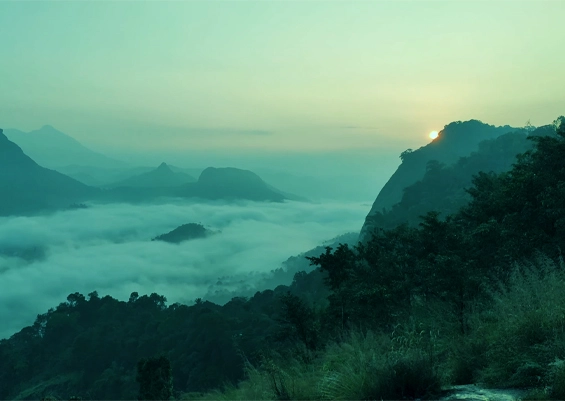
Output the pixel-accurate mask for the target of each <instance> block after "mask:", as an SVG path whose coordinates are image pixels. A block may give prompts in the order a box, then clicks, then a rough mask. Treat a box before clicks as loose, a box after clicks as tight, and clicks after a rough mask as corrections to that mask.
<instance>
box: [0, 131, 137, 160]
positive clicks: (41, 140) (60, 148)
mask: <svg viewBox="0 0 565 401" xmlns="http://www.w3.org/2000/svg"><path fill="white" fill-rule="evenodd" d="M4 134H5V135H6V137H7V138H8V139H9V140H10V141H12V142H14V143H15V144H16V145H18V146H19V147H20V148H22V150H23V151H24V152H25V154H26V155H28V156H29V157H31V158H32V159H33V160H35V161H36V162H37V163H39V164H40V165H42V166H45V167H48V168H52V169H57V168H59V167H63V166H69V165H73V164H75V165H83V166H95V167H102V168H116V167H124V166H125V165H126V164H125V163H123V162H120V161H117V160H114V159H112V158H110V157H107V156H104V155H103V154H100V153H97V152H94V151H92V150H90V149H88V148H87V147H85V146H83V145H82V144H81V143H80V142H78V141H77V140H76V139H74V138H72V137H70V136H68V135H66V134H64V133H62V132H61V131H59V130H57V129H55V128H53V127H52V126H50V125H44V126H43V127H41V128H40V129H38V130H34V131H31V132H23V131H20V130H17V129H6V130H5V131H4Z"/></svg>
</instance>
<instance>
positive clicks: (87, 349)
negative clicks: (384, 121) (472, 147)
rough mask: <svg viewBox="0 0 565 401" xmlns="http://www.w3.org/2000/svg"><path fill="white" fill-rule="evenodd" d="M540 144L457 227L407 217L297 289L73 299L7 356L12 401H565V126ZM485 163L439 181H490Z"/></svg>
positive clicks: (301, 276) (473, 187) (0, 350)
mask: <svg viewBox="0 0 565 401" xmlns="http://www.w3.org/2000/svg"><path fill="white" fill-rule="evenodd" d="M516 138H517V137H514V136H512V135H510V136H505V137H501V138H499V139H497V140H494V141H492V142H489V143H487V144H485V145H483V149H485V148H486V149H490V150H489V152H491V153H493V154H496V153H497V152H498V153H500V152H501V151H502V149H505V147H504V146H506V145H504V146H503V145H502V144H503V143H510V144H517V147H518V148H520V147H522V146H523V143H522V142H520V141H521V140H518V139H516ZM528 138H529V140H530V141H531V143H532V145H533V146H532V147H531V148H529V147H526V148H528V149H529V150H526V151H525V152H524V153H522V154H521V155H519V156H518V158H517V159H516V160H515V163H514V165H513V166H512V168H511V169H510V170H508V171H502V172H498V173H496V172H492V171H491V172H477V173H476V175H475V176H474V178H472V179H471V181H469V182H470V188H469V189H468V191H467V192H466V193H467V194H468V195H466V196H468V197H467V202H466V203H465V202H462V203H461V206H460V207H459V209H457V210H455V211H453V212H451V214H449V215H444V216H441V217H440V214H439V213H438V212H434V211H430V212H429V213H427V214H425V215H424V216H422V217H421V218H420V220H419V222H417V223H416V222H415V221H413V216H412V214H411V212H410V213H408V212H406V220H405V221H404V222H403V224H400V225H396V226H394V227H390V228H386V227H381V228H379V229H375V230H374V231H373V235H372V237H371V238H370V239H369V240H368V241H365V242H362V243H359V244H358V245H356V246H350V245H346V244H342V245H340V246H338V247H337V248H336V249H332V248H329V247H328V248H327V249H326V251H325V252H324V253H322V254H320V255H319V256H310V257H308V259H309V260H310V261H311V263H312V264H313V265H314V266H316V267H317V268H316V269H315V270H313V271H312V272H310V273H305V272H300V273H297V274H296V275H295V277H294V281H293V283H292V284H291V285H290V286H288V287H285V286H279V287H277V288H276V289H275V290H273V291H271V290H267V291H263V292H258V293H256V294H255V295H254V296H253V297H251V298H249V299H247V298H234V299H232V300H231V301H230V302H228V303H227V304H226V305H224V306H218V305H215V304H212V303H210V302H203V301H202V300H200V299H197V300H196V302H195V304H194V305H192V306H186V305H180V304H173V305H168V306H167V304H166V299H165V297H163V296H160V295H158V294H151V295H150V296H146V295H144V296H139V295H138V294H137V293H133V294H132V295H131V297H130V299H129V301H128V302H121V301H117V300H115V299H113V298H111V297H109V296H108V297H104V298H99V297H98V295H97V294H96V293H95V292H93V293H91V294H89V295H88V298H86V297H84V296H83V295H81V294H78V293H75V294H71V295H69V297H68V299H67V302H65V303H62V304H60V305H59V306H58V307H57V308H55V309H50V310H49V311H48V312H47V313H46V314H43V315H40V316H38V318H37V320H36V322H35V324H34V325H33V326H30V327H26V328H24V329H23V330H22V331H20V332H19V333H17V334H15V335H14V336H12V337H11V338H10V339H9V340H2V341H0V384H1V386H0V398H21V399H32V398H41V397H47V396H55V397H58V398H63V397H69V396H70V395H77V396H81V397H82V398H83V399H133V398H135V397H136V396H139V397H140V398H141V399H154V398H151V397H158V398H167V397H170V396H171V392H172V397H174V398H176V399H207V400H211V399H239V400H243V399H273V400H290V399H292V400H299V399H300V400H307V399H312V400H313V399H324V400H330V399H332V400H334V399H336V400H351V399H360V400H374V399H416V398H437V397H438V396H440V392H441V388H442V386H445V385H449V384H469V383H483V384H485V385H489V386H509V387H510V386H512V387H523V388H528V389H530V390H531V394H530V397H531V398H537V399H539V398H545V399H563V398H564V397H565V295H564V294H565V291H564V289H565V263H564V262H563V255H562V250H563V249H565V202H563V199H565V164H564V160H565V117H560V118H559V119H558V120H556V122H555V123H554V124H553V125H551V126H547V127H542V128H540V129H538V130H536V131H534V132H532V133H530V134H529V136H528ZM507 141H508V142H507ZM515 150H516V148H513V147H511V149H510V150H509V152H514V151H515ZM479 154H480V151H479ZM410 156H411V155H408V156H406V155H405V157H410ZM477 157H478V156H477V155H474V156H471V157H469V158H467V159H463V160H460V161H459V162H458V163H457V164H456V165H455V166H454V167H452V168H449V169H447V170H446V169H444V168H441V169H440V168H437V169H436V168H431V169H429V170H428V173H427V175H429V177H432V176H434V175H435V174H440V175H442V174H447V175H457V174H458V173H457V171H458V169H462V168H463V167H464V166H474V167H472V168H471V170H470V171H473V172H476V171H480V170H478V167H479V166H480V165H481V163H480V162H479V161H478V159H476V158H477ZM493 157H494V156H493ZM496 157H498V159H497V160H499V161H500V160H503V162H502V163H507V161H504V159H501V158H500V156H496ZM488 160H491V159H490V158H488ZM475 163H476V164H475ZM486 163H487V164H486V166H487V167H488V168H491V169H492V164H491V162H490V161H488V162H486ZM483 165H485V164H483ZM436 167H437V166H436ZM424 182H429V181H422V183H424ZM461 182H464V180H462V181H461ZM418 185H420V186H419V188H420V189H418V191H419V192H420V193H425V191H424V189H425V188H426V187H427V186H426V185H425V184H418ZM427 188H430V192H433V191H434V190H433V189H432V187H427ZM406 193H410V191H406ZM451 193H455V192H451ZM432 197H433V194H430V197H423V199H432ZM413 207H414V208H415V209H414V210H418V207H419V206H417V205H414V206H413ZM426 207H427V206H426ZM399 208H400V209H399ZM396 210H407V209H403V207H402V206H399V207H397V208H396ZM392 213H400V212H395V211H394V208H393V212H392ZM144 358H161V359H150V360H152V361H155V360H158V361H160V362H159V364H157V365H158V366H157V367H155V366H153V365H151V366H152V367H147V366H148V365H147V364H148V362H147V360H146V359H144ZM140 361H141V362H140ZM168 363H170V368H171V370H169V368H168ZM136 367H137V368H138V375H137V376H136V372H135V369H136ZM146 368H147V370H145V369H146ZM171 371H172V384H171V382H170V380H169V376H167V375H169V374H171V373H170V372H171ZM140 372H141V373H140ZM144 372H145V373H144ZM155 372H158V373H155ZM168 372H169V373H168ZM144 374H145V375H146V376H144ZM136 377H137V378H138V381H139V383H140V384H141V386H139V385H138V384H137V383H136ZM155 377H157V379H155ZM156 382H157V383H159V384H158V385H154V383H156ZM143 383H145V384H147V383H149V384H148V385H147V386H145V384H143ZM152 383H153V384H152ZM173 384H174V389H175V390H174V391H173V390H172V385H173ZM144 386H145V387H144ZM156 387H158V388H159V389H160V390H159V391H161V390H162V391H163V392H162V393H161V392H158V394H159V395H158V396H156V395H155V394H156V393H155V392H152V393H151V394H149V393H148V392H147V391H149V390H145V389H146V388H156Z"/></svg>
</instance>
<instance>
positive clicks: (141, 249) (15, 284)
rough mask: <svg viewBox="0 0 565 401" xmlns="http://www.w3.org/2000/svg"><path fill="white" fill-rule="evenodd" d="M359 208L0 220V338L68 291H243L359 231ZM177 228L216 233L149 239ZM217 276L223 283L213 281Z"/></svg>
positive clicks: (183, 206)
mask: <svg viewBox="0 0 565 401" xmlns="http://www.w3.org/2000/svg"><path fill="white" fill-rule="evenodd" d="M369 209H370V205H368V204H366V203H365V204H362V203H336V202H334V203H324V204H313V203H302V202H286V203H257V202H239V203H229V204H227V203H221V202H214V203H187V202H186V201H185V202H181V201H171V202H169V203H166V204H159V205H135V206H132V205H128V204H112V205H92V207H90V208H88V209H78V210H69V211H64V212H58V213H55V214H50V215H44V216H34V217H5V218H0V322H2V325H0V338H6V337H9V336H11V335H12V334H14V333H15V332H17V331H19V330H21V329H22V328H23V327H25V326H27V325H30V324H32V323H33V322H34V320H35V318H36V316H37V315H38V314H41V313H45V312H46V311H47V310H48V309H49V308H51V307H56V306H57V305H58V304H59V303H61V302H64V301H65V300H66V297H67V296H68V295H69V294H71V293H74V292H79V293H82V294H84V295H86V294H88V293H90V292H92V291H95V290H96V291H98V293H99V295H100V296H104V295H110V296H112V297H114V298H117V299H120V300H127V299H128V298H129V295H130V294H131V293H132V292H134V291H137V292H139V294H140V295H142V294H150V293H153V292H156V293H158V294H160V295H164V296H165V297H166V298H167V300H168V302H169V303H174V302H181V303H187V304H192V303H193V301H194V300H195V299H196V298H199V297H202V298H206V295H207V294H209V293H210V289H211V288H212V287H214V288H216V289H217V288H218V287H219V286H220V287H221V285H222V282H223V281H225V282H226V284H225V285H226V286H229V285H231V284H229V283H234V282H237V281H238V280H237V278H238V277H240V280H239V281H240V282H242V281H245V282H246V285H251V284H252V283H249V280H253V277H256V278H257V280H260V277H261V274H266V273H268V272H270V271H272V270H274V269H277V268H279V267H280V266H281V263H282V262H283V261H285V260H286V259H287V258H288V257H290V256H293V255H297V254H300V253H301V252H304V251H307V250H309V249H311V248H313V247H315V246H318V245H321V244H322V243H323V242H324V241H327V240H330V239H332V238H334V237H336V236H338V235H340V234H343V233H346V232H351V231H359V230H360V228H361V226H362V224H363V220H364V218H365V215H366V214H367V212H368V211H369ZM185 223H201V224H203V225H204V226H206V227H207V228H210V229H211V230H215V231H220V233H219V234H217V235H213V236H210V237H208V238H203V239H197V240H191V241H186V242H183V243H181V244H178V245H176V244H169V243H165V242H160V241H154V242H152V241H151V238H153V237H155V236H157V235H159V234H163V233H166V232H169V231H171V230H173V229H174V228H176V227H178V226H179V225H181V224H185ZM226 276H229V277H231V278H232V279H231V280H223V281H222V280H219V278H220V277H226ZM234 278H235V279H234ZM284 284H288V283H284ZM226 290H230V291H233V290H234V289H233V288H227V289H226Z"/></svg>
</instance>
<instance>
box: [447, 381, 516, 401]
mask: <svg viewBox="0 0 565 401" xmlns="http://www.w3.org/2000/svg"><path fill="white" fill-rule="evenodd" d="M446 391H447V392H448V393H447V394H446V395H445V396H443V397H442V398H440V400H441V401H456V400H466V401H517V400H520V399H521V398H522V397H523V395H524V394H525V391H523V390H516V389H490V388H482V387H480V386H476V385H474V384H467V385H463V386H452V387H450V388H449V389H447V390H446Z"/></svg>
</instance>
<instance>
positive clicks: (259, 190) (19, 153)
mask: <svg viewBox="0 0 565 401" xmlns="http://www.w3.org/2000/svg"><path fill="white" fill-rule="evenodd" d="M191 181H192V182H191ZM194 181H195V180H194V178H193V177H192V176H190V175H188V174H185V173H181V172H174V171H173V170H172V169H171V168H170V167H169V166H167V164H165V163H162V164H161V165H160V166H159V167H157V168H156V169H154V170H152V171H148V172H144V173H141V174H138V175H135V176H132V177H130V178H128V179H124V180H123V181H121V182H118V183H116V184H115V185H114V186H113V187H112V188H102V189H101V188H96V187H93V186H88V185H86V184H83V183H81V182H79V181H77V180H75V179H73V178H71V177H68V176H66V175H64V174H62V173H59V172H57V171H54V170H50V169H47V168H44V167H41V166H40V165H39V164H37V163H36V162H35V161H34V160H32V158H30V157H29V156H27V155H26V154H25V153H24V151H23V150H22V149H21V148H20V147H19V146H18V145H16V144H15V143H14V142H12V141H10V140H9V139H8V138H7V137H6V136H5V135H4V134H3V131H2V130H0V193H1V194H2V196H1V197H0V215H4V216H5V215H18V214H27V213H37V212H40V211H49V210H57V209H68V208H71V207H75V208H76V207H77V205H80V204H81V203H82V202H86V201H95V202H105V203H111V202H153V201H157V200H158V199H159V198H171V197H176V198H200V199H212V200H217V199H224V200H236V199H247V200H254V201H271V202H282V201H284V200H285V199H291V198H298V197H296V196H292V195H285V194H283V193H282V192H280V191H278V190H276V189H275V188H273V187H271V186H269V185H268V184H266V183H265V182H264V181H263V180H262V179H261V178H260V177H259V176H258V175H256V174H255V173H253V172H251V171H248V170H240V169H237V168H213V167H209V168H207V169H205V170H204V171H203V172H202V173H201V174H200V177H199V179H198V181H196V182H194Z"/></svg>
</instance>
